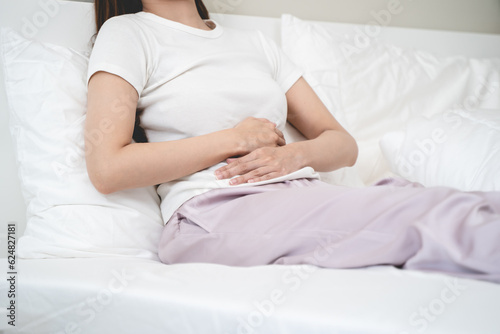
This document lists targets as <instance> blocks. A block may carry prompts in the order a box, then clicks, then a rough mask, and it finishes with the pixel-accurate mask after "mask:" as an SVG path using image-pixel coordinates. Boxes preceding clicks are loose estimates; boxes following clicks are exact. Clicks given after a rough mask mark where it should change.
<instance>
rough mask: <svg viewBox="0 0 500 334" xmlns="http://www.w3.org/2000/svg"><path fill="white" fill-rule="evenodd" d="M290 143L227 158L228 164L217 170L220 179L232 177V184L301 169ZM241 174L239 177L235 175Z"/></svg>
mask: <svg viewBox="0 0 500 334" xmlns="http://www.w3.org/2000/svg"><path fill="white" fill-rule="evenodd" d="M299 161H300V159H298V158H297V156H295V155H294V152H293V150H292V149H291V146H290V145H285V146H279V147H262V148H259V149H256V150H254V151H253V152H251V153H249V154H247V155H245V156H243V157H240V158H230V159H227V163H228V164H227V165H226V166H224V167H221V168H219V169H217V170H216V171H215V176H216V177H217V179H218V180H222V179H230V178H233V177H234V178H233V179H231V180H230V181H229V184H230V185H238V184H242V183H247V182H248V183H254V182H259V181H265V180H269V179H273V178H276V177H279V176H283V175H286V174H289V173H292V172H294V171H297V170H299V169H300V168H302V167H303V166H301V165H300V163H299ZM237 175H239V176H238V177H235V176H237Z"/></svg>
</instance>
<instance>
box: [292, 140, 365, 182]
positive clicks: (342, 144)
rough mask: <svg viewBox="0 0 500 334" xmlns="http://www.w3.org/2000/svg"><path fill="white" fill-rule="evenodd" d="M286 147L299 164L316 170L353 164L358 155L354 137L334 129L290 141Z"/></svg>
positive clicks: (327, 170)
mask: <svg viewBox="0 0 500 334" xmlns="http://www.w3.org/2000/svg"><path fill="white" fill-rule="evenodd" d="M288 149H290V150H292V152H293V154H294V156H295V157H296V159H298V163H299V164H300V166H302V167H305V166H310V167H313V168H314V169H315V170H316V171H318V172H330V171H333V170H336V169H339V168H342V167H350V166H353V165H354V164H355V163H356V159H357V157H358V146H357V144H356V141H355V140H354V138H353V137H352V136H351V135H349V134H348V133H346V132H342V131H336V130H327V131H324V132H323V133H322V134H321V135H319V136H318V137H317V138H315V139H310V140H305V141H300V142H296V143H291V144H289V145H288Z"/></svg>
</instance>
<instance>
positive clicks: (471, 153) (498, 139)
mask: <svg viewBox="0 0 500 334" xmlns="http://www.w3.org/2000/svg"><path fill="white" fill-rule="evenodd" d="M380 147H381V149H382V152H383V154H384V156H385V157H386V159H387V160H388V161H389V164H390V166H391V169H392V170H393V171H394V172H396V173H398V174H399V175H401V176H403V177H405V178H407V179H409V180H411V181H414V182H419V183H421V184H423V185H425V186H451V187H454V188H458V189H461V190H464V191H476V190H482V191H500V110H474V111H467V110H452V111H450V112H447V113H443V114H440V115H436V116H434V117H432V118H431V119H425V118H424V117H422V118H421V119H419V120H413V121H412V122H411V123H410V124H408V126H407V127H406V128H405V129H404V130H401V131H394V132H389V133H388V134H386V135H385V136H384V137H382V140H381V141H380Z"/></svg>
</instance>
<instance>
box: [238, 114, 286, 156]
mask: <svg viewBox="0 0 500 334" xmlns="http://www.w3.org/2000/svg"><path fill="white" fill-rule="evenodd" d="M233 130H234V131H235V132H236V134H237V138H238V139H237V140H238V143H239V145H240V151H241V153H240V155H245V154H248V153H251V152H253V151H254V150H256V149H258V148H262V147H277V146H284V145H286V141H285V136H284V135H283V132H281V131H280V130H279V129H278V128H277V127H276V124H275V123H273V122H271V121H270V120H268V119H265V118H255V117H248V118H246V119H245V120H243V121H242V122H240V123H238V125H236V126H235V127H234V129H233Z"/></svg>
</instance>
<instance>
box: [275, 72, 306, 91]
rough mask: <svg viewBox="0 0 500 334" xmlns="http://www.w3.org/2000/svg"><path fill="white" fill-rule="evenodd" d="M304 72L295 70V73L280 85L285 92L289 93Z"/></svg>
mask: <svg viewBox="0 0 500 334" xmlns="http://www.w3.org/2000/svg"><path fill="white" fill-rule="evenodd" d="M302 75H303V72H302V71H299V70H295V71H294V72H293V73H291V74H290V75H288V76H287V77H286V79H285V80H283V82H282V83H281V84H280V87H281V89H282V90H283V92H285V93H286V92H288V90H289V89H290V88H292V86H293V85H294V84H295V83H296V82H297V81H298V80H299V79H300V78H301V77H302Z"/></svg>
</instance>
